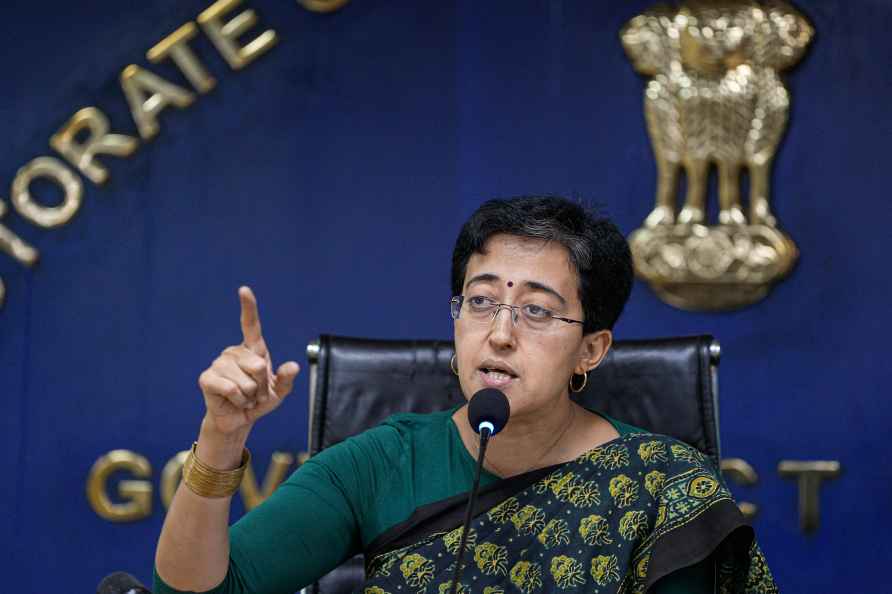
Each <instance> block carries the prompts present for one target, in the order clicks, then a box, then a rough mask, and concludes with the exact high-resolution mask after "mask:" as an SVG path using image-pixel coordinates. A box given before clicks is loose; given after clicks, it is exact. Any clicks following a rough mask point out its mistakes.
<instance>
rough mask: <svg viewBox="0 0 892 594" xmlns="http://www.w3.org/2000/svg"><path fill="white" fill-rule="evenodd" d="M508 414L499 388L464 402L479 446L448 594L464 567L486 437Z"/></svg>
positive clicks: (496, 431) (454, 587) (509, 408)
mask: <svg viewBox="0 0 892 594" xmlns="http://www.w3.org/2000/svg"><path fill="white" fill-rule="evenodd" d="M509 416H511V406H510V405H509V404H508V398H507V397H506V396H505V394H504V393H502V391H501V390H496V389H495V388H486V389H483V390H480V391H479V392H477V393H476V394H474V395H473V396H472V397H471V400H470V402H468V422H469V423H470V424H471V429H473V430H474V432H475V433H479V434H480V447H479V448H478V454H477V470H476V471H475V472H474V486H473V487H472V488H471V495H470V497H469V498H468V507H467V509H466V510H465V522H464V524H463V525H462V530H461V543H460V544H459V545H458V556H457V557H456V560H455V571H454V572H453V574H452V587H451V588H450V590H449V591H450V593H451V594H456V591H457V588H458V584H459V582H460V581H461V574H462V570H463V569H464V566H463V564H462V561H463V559H464V555H465V547H467V544H468V528H469V527H470V525H471V515H472V514H473V513H474V504H475V503H477V491H478V490H479V489H480V471H481V470H482V469H483V458H484V457H485V456H486V446H487V444H489V438H490V437H491V436H493V435H495V434H496V433H498V432H499V431H501V430H502V429H504V428H505V425H507V424H508V417H509Z"/></svg>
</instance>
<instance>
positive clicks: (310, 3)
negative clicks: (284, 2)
mask: <svg viewBox="0 0 892 594" xmlns="http://www.w3.org/2000/svg"><path fill="white" fill-rule="evenodd" d="M349 1H350V0H297V3H298V4H300V5H301V6H303V7H304V8H306V9H307V10H309V11H310V12H334V11H336V10H338V9H339V8H341V7H342V6H344V5H345V4H347V2H349Z"/></svg>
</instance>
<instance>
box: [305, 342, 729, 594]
mask: <svg viewBox="0 0 892 594" xmlns="http://www.w3.org/2000/svg"><path fill="white" fill-rule="evenodd" d="M720 352H721V351H720V348H719V344H718V342H716V341H715V340H714V339H713V338H712V337H711V336H693V337H687V338H665V339H657V340H628V341H618V342H616V343H615V344H614V345H613V347H612V348H611V349H610V352H609V354H608V355H607V357H606V358H605V359H604V361H603V362H602V363H601V365H600V366H599V367H598V368H597V369H596V370H595V371H593V372H591V373H589V377H588V383H587V384H586V387H585V390H583V391H582V392H581V393H579V394H572V397H573V398H574V399H575V400H576V401H577V402H579V403H581V404H584V405H585V406H586V407H588V408H594V409H596V410H598V411H601V412H603V413H605V414H607V415H609V416H611V417H613V418H615V419H619V420H620V421H623V422H626V423H628V424H630V425H634V426H636V427H641V428H642V429H647V430H649V431H653V432H654V433H663V434H666V435H671V436H672V437H675V438H678V439H680V440H682V441H684V442H686V443H688V444H690V445H692V446H694V447H696V448H697V449H699V450H700V451H701V452H703V453H704V454H706V455H707V456H709V457H710V458H711V459H712V461H713V462H714V463H715V465H716V468H718V467H719V460H720V454H719V415H718V377H717V375H718V364H719V356H720ZM452 354H453V345H452V342H450V341H434V340H412V341H409V340H373V339H365V338H347V337H340V336H328V335H322V336H320V337H319V340H317V341H314V342H313V343H311V344H310V345H309V346H308V347H307V357H308V358H309V362H310V429H309V442H310V443H309V452H310V455H313V454H316V453H317V452H319V451H320V450H322V449H324V448H326V447H328V446H330V445H334V444H336V443H338V442H339V441H342V440H344V439H346V438H348V437H350V436H351V435H355V434H357V433H360V432H362V431H364V430H365V429H368V428H370V427H373V426H375V425H377V424H378V423H380V422H381V421H383V420H384V419H385V418H387V417H388V416H389V415H391V414H394V413H397V412H419V413H424V412H434V411H439V410H444V409H447V408H450V407H451V406H454V405H455V404H458V403H461V402H464V396H462V393H461V391H460V389H459V385H458V378H457V377H456V376H455V375H454V374H453V373H452V370H451V369H450V367H449V360H450V359H451V358H452ZM363 580H364V568H363V561H362V557H361V556H357V557H354V558H353V559H351V560H349V561H347V562H346V563H344V564H343V565H341V566H340V567H338V568H336V569H335V570H333V571H332V572H330V573H329V574H328V575H326V576H324V577H323V578H322V579H320V580H319V582H318V583H316V584H313V585H312V586H310V587H309V588H308V589H307V591H308V592H309V593H310V594H340V593H348V592H353V591H354V590H355V589H356V588H357V587H358V586H359V585H361V584H362V582H363Z"/></svg>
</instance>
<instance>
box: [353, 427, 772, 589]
mask: <svg viewBox="0 0 892 594" xmlns="http://www.w3.org/2000/svg"><path fill="white" fill-rule="evenodd" d="M466 501H467V496H466V495H464V496H459V497H454V498H451V499H449V500H446V501H443V502H437V503H435V504H432V505H429V506H425V507H424V508H420V509H419V510H416V513H415V514H413V516H412V518H410V519H409V520H408V521H407V522H406V523H404V524H403V525H401V526H399V527H397V528H396V530H394V531H393V533H391V534H390V535H387V536H386V537H385V538H384V539H382V540H381V541H380V542H378V543H372V545H371V546H370V550H369V551H367V553H366V558H367V567H366V574H367V581H366V583H365V585H364V587H363V589H362V590H361V591H362V592H363V593H364V594H404V593H407V592H412V593H416V594H445V593H446V592H448V591H449V588H450V585H451V584H450V580H451V579H452V574H453V570H454V566H455V562H456V558H457V553H458V547H459V541H460V538H461V523H462V519H463V517H462V516H463V513H464V504H465V503H466ZM481 501H485V502H486V503H485V504H484V507H482V508H480V507H478V508H477V509H475V515H474V520H473V521H472V523H471V528H470V530H469V533H468V550H467V552H466V553H465V558H464V559H465V569H464V572H463V576H462V581H461V584H460V586H459V589H458V591H459V592H461V593H463V594H470V593H472V592H473V593H477V592H480V593H482V594H507V593H509V592H519V593H521V594H534V593H539V592H543V593H544V592H567V593H571V592H594V593H596V594H614V593H616V594H640V593H644V592H646V591H647V590H648V589H649V588H650V587H651V586H653V585H654V583H655V582H656V581H657V580H659V579H660V578H662V577H664V576H666V575H668V574H670V573H672V572H674V571H676V570H679V569H681V568H684V567H687V566H690V565H693V564H695V563H698V562H700V561H702V560H704V559H706V558H707V557H710V556H711V558H712V559H713V560H714V562H715V567H716V591H717V592H720V593H721V594H742V593H744V594H770V593H776V592H777V587H776V585H775V583H774V580H773V579H772V577H771V573H770V571H769V570H768V567H767V565H766V563H765V559H764V557H763V556H762V553H761V551H760V550H759V548H758V546H757V545H756V543H755V539H754V536H753V531H752V528H751V527H750V526H749V525H748V524H747V523H746V521H745V519H744V517H743V515H742V514H741V513H740V511H739V510H738V508H737V505H736V504H735V503H734V500H733V499H732V497H731V494H730V492H729V491H728V488H727V486H726V485H725V483H724V482H723V480H722V478H721V476H720V474H719V473H718V471H717V470H716V469H715V468H714V467H713V465H712V463H711V462H710V461H709V460H708V459H707V458H706V457H705V456H703V455H702V454H701V453H700V452H698V451H697V450H696V449H694V448H692V447H690V446H688V445H686V444H684V443H682V442H679V441H677V440H675V439H672V438H670V437H666V436H662V435H655V434H651V433H632V434H627V435H623V436H621V437H619V438H617V439H614V440H613V441H610V442H608V443H606V444H603V445H601V446H599V447H596V448H594V449H592V450H590V451H588V452H586V453H585V454H584V455H582V456H580V457H579V458H577V459H576V460H574V461H571V462H567V463H565V464H560V465H557V466H553V467H549V468H547V469H542V470H540V471H534V472H533V473H528V474H527V475H523V476H522V477H512V478H509V479H504V480H503V481H500V482H499V483H496V484H495V485H491V486H490V488H488V489H487V490H486V492H485V493H482V496H481ZM389 532H390V531H389Z"/></svg>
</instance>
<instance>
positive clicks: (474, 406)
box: [468, 388, 511, 437]
mask: <svg viewBox="0 0 892 594" xmlns="http://www.w3.org/2000/svg"><path fill="white" fill-rule="evenodd" d="M510 415H511V406H510V405H509V404H508V398H507V397H506V396H505V394H503V393H502V392H501V390H496V389H495V388H484V389H483V390H480V391H479V392H477V393H476V394H474V395H473V396H472V397H471V401H470V402H469V403H468V421H469V422H470V423H471V429H473V430H474V432H475V433H480V435H481V437H482V436H483V431H484V430H485V429H488V430H489V435H488V437H491V436H493V435H495V434H496V433H498V432H499V431H501V430H502V429H504V428H505V425H507V424H508V417H509V416H510Z"/></svg>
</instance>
